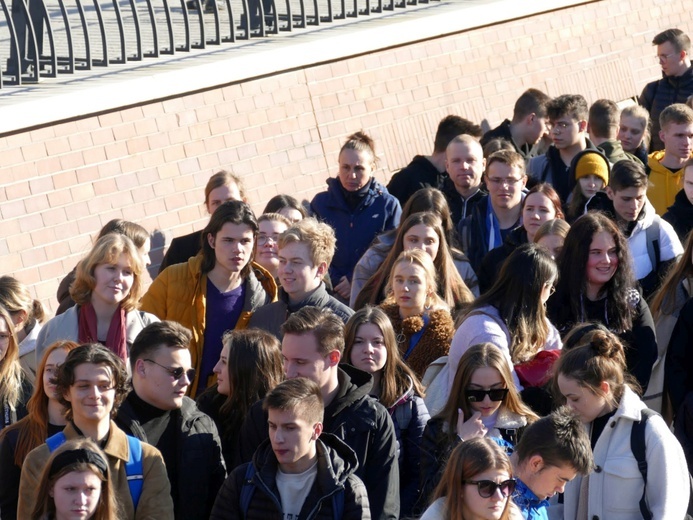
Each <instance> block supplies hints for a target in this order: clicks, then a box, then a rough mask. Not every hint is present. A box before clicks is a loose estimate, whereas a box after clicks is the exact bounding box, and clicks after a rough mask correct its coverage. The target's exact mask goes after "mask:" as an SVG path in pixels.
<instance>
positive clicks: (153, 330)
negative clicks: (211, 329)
mask: <svg viewBox="0 0 693 520" xmlns="http://www.w3.org/2000/svg"><path fill="white" fill-rule="evenodd" d="M191 341H192V332H190V330H189V329H187V328H185V327H183V325H181V324H180V323H178V322H176V321H156V322H154V323H150V324H149V325H147V326H146V327H145V328H143V329H142V330H141V331H140V333H139V334H138V335H137V337H136V338H135V341H134V342H133V343H132V348H131V349H130V367H131V368H132V371H133V372H134V371H135V364H136V363H137V360H138V359H140V358H144V357H149V356H150V355H151V354H152V353H153V352H154V351H156V350H158V349H159V348H160V347H162V346H163V347H168V348H175V349H184V348H188V347H189V346H190V342H191Z"/></svg>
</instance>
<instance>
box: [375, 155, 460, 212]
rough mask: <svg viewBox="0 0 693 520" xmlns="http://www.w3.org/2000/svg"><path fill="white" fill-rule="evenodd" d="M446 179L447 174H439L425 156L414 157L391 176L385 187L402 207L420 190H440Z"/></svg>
mask: <svg viewBox="0 0 693 520" xmlns="http://www.w3.org/2000/svg"><path fill="white" fill-rule="evenodd" d="M446 177H447V173H446V172H442V173H441V172H439V171H438V168H436V167H435V166H434V165H433V163H432V162H431V161H429V160H428V158H427V157H426V156H424V155H416V156H414V158H413V159H412V161H411V162H410V163H409V164H408V165H407V166H405V167H404V168H402V169H401V170H400V171H398V172H397V173H395V174H394V175H393V176H392V179H390V182H389V184H388V185H387V190H388V191H389V192H390V194H391V195H393V196H394V197H396V198H397V200H399V203H400V205H401V206H402V207H404V205H405V204H406V203H407V201H408V200H409V197H411V196H412V195H414V193H416V192H417V191H419V190H420V189H423V188H437V189H440V187H441V185H442V184H443V179H445V178H446Z"/></svg>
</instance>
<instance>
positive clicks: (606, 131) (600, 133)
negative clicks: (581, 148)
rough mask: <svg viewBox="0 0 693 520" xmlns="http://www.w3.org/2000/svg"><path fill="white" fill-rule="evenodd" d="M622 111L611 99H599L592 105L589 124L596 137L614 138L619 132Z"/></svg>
mask: <svg viewBox="0 0 693 520" xmlns="http://www.w3.org/2000/svg"><path fill="white" fill-rule="evenodd" d="M620 115H621V111H620V110H619V108H618V105H617V104H616V103H615V102H614V101H611V100H610V99H598V100H597V101H595V102H594V103H592V106H591V107H590V112H589V119H588V120H587V124H588V125H589V127H590V132H592V134H594V135H595V136H596V137H601V138H603V139H614V138H615V137H616V135H617V134H618V125H619V117H620Z"/></svg>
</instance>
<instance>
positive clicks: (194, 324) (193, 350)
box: [140, 255, 277, 395]
mask: <svg viewBox="0 0 693 520" xmlns="http://www.w3.org/2000/svg"><path fill="white" fill-rule="evenodd" d="M201 266H202V256H201V255H198V256H194V257H192V258H191V259H189V260H188V261H187V262H186V263H184V264H175V265H172V266H170V267H168V268H166V269H165V270H164V272H163V273H161V274H160V275H159V276H157V277H156V278H155V279H154V282H152V285H151V286H149V290H148V291H147V293H146V294H145V295H144V296H143V297H142V303H141V305H140V308H141V309H142V310H144V311H147V312H151V313H152V314H154V315H155V316H157V317H158V318H159V319H162V320H172V321H177V322H178V323H180V324H181V325H183V326H184V327H187V328H189V329H190V330H191V331H192V335H193V337H192V341H191V342H190V346H189V347H188V349H189V350H190V355H191V357H192V366H193V368H195V370H196V371H197V373H196V375H195V380H194V381H193V382H192V384H191V385H190V387H189V388H190V393H191V395H195V394H196V392H197V385H198V380H199V377H200V368H201V366H202V350H203V348H204V332H205V318H206V312H207V298H206V293H207V274H203V273H202V271H201ZM252 266H253V268H252V269H251V270H250V273H249V274H248V276H247V277H246V279H245V280H244V281H243V283H244V284H245V291H246V292H245V301H244V303H243V312H241V315H240V317H239V318H238V321H237V322H236V327H235V328H236V329H244V328H246V327H247V325H248V321H249V320H250V317H251V316H252V314H253V312H255V310H257V309H258V308H259V307H261V306H262V305H265V304H267V303H269V302H271V301H274V300H275V298H276V295H277V283H276V282H275V281H274V278H273V277H272V275H271V274H270V273H269V272H268V271H267V270H266V269H265V268H264V267H262V266H261V265H259V264H256V263H254V262H253V264H252Z"/></svg>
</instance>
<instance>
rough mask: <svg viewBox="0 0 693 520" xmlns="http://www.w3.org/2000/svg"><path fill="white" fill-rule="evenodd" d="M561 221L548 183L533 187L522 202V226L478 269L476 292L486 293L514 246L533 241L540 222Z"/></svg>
mask: <svg viewBox="0 0 693 520" xmlns="http://www.w3.org/2000/svg"><path fill="white" fill-rule="evenodd" d="M556 218H561V219H562V218H564V215H563V209H562V208H561V199H560V198H559V197H558V194H557V193H556V190H554V189H553V188H552V187H551V185H549V184H545V183H542V184H537V185H536V186H534V187H533V188H532V189H531V190H529V193H527V196H526V197H525V198H524V200H523V201H522V225H521V226H519V227H517V228H515V229H513V230H512V231H511V232H510V233H508V236H507V237H505V240H504V241H503V245H501V246H500V247H497V248H495V249H492V250H491V251H489V252H488V253H487V254H486V256H485V257H484V259H483V261H482V262H481V268H480V269H479V290H480V291H481V292H482V293H484V292H486V291H488V290H489V289H490V288H491V286H492V285H493V282H494V281H495V280H496V278H497V277H498V272H499V271H500V268H501V266H502V265H503V262H505V260H506V258H508V256H510V253H512V252H513V251H514V250H515V249H517V247H518V246H520V245H522V244H526V243H528V242H534V235H535V234H536V232H537V231H538V229H539V228H540V227H541V225H542V224H543V223H544V222H547V221H549V220H552V219H556Z"/></svg>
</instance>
